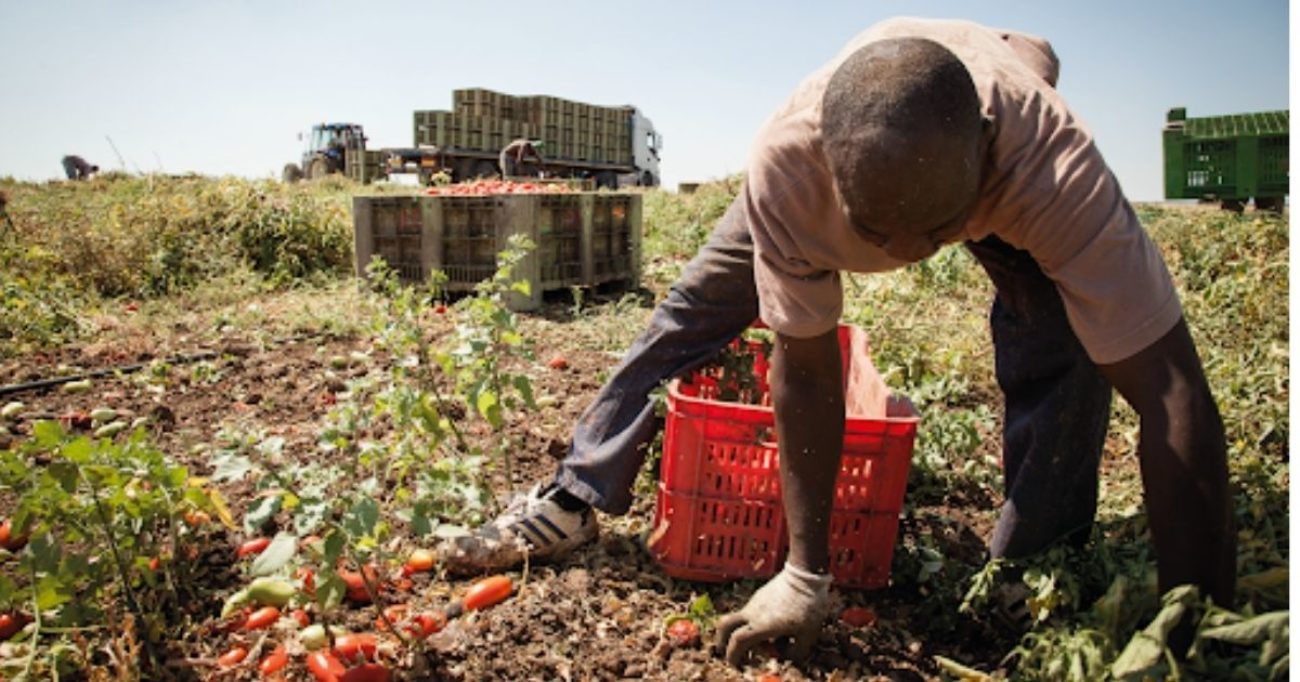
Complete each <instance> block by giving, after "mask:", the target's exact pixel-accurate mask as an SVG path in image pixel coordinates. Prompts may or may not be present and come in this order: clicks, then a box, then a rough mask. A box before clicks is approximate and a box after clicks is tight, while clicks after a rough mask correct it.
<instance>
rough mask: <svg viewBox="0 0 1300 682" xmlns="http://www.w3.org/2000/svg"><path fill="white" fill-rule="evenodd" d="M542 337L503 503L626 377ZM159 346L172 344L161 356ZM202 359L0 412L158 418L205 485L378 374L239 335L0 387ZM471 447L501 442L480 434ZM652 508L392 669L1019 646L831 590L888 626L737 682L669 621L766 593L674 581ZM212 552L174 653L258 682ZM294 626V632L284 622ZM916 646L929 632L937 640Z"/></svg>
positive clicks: (138, 345)
mask: <svg viewBox="0 0 1300 682" xmlns="http://www.w3.org/2000/svg"><path fill="white" fill-rule="evenodd" d="M565 314H566V313H565V312H564V311H563V310H562V309H561V308H559V307H556V308H554V309H548V310H547V311H545V312H544V314H543V316H542V317H540V318H538V319H539V320H545V319H547V318H549V319H550V320H551V321H552V322H554V321H556V320H558V321H561V322H562V321H563V320H564V318H565ZM439 325H442V327H439ZM448 327H449V323H447V322H435V323H434V330H433V331H434V333H435V334H436V333H444V332H445V331H446V330H447V328H448ZM530 331H532V332H536V333H537V334H539V335H540V336H539V337H538V338H536V342H537V347H538V348H539V349H545V350H539V355H540V357H538V358H537V362H536V364H535V366H533V367H531V368H530V370H531V371H533V372H534V376H535V388H536V390H537V392H538V393H544V394H548V395H551V396H554V397H555V398H556V401H555V403H554V404H553V405H551V406H549V407H548V408H547V409H545V410H544V411H542V412H541V414H539V415H537V418H536V419H531V420H530V421H528V422H527V423H517V424H514V425H512V426H511V427H510V428H511V435H512V436H513V437H514V438H515V439H516V442H519V443H523V444H524V446H523V447H522V449H521V450H520V451H519V452H518V471H517V475H516V477H515V480H513V481H511V482H509V483H507V482H506V481H504V480H502V477H500V476H498V478H497V481H496V488H497V490H496V492H497V494H498V495H500V496H502V497H503V498H504V496H506V495H507V494H508V491H509V490H511V489H513V490H521V489H523V488H525V487H526V486H528V485H530V484H531V483H533V482H535V481H537V480H540V479H543V478H546V477H548V476H549V475H550V474H551V473H552V472H553V470H554V467H555V463H556V461H557V460H558V458H560V457H563V455H564V454H565V452H566V449H567V439H568V433H569V429H570V426H571V424H572V423H573V422H574V421H575V419H576V418H577V416H578V414H579V413H580V412H581V410H582V409H583V408H584V407H585V406H586V404H587V403H588V402H589V401H590V400H591V398H592V397H593V396H594V395H595V393H596V391H597V389H598V388H599V386H600V382H601V381H602V380H603V377H604V376H605V375H606V374H607V373H608V371H609V370H610V369H612V367H613V366H614V364H615V363H616V362H617V358H616V357H615V356H614V355H612V354H610V353H607V352H599V351H593V350H588V349H585V348H584V347H582V345H583V343H582V341H581V340H578V339H574V338H573V337H572V335H570V334H569V333H568V332H567V328H566V325H564V324H556V323H541V322H538V323H537V324H536V325H535V328H534V329H530ZM161 338H166V339H169V340H168V341H166V342H165V343H168V344H174V345H175V346H176V347H158V346H156V345H155V344H156V343H158V342H159V339H161ZM189 343H194V342H189ZM198 349H207V350H212V351H215V352H216V354H217V356H216V357H215V358H213V359H211V360H208V361H207V365H205V366H204V369H203V371H201V372H196V371H195V368H196V367H197V366H198V364H197V363H188V364H186V363H181V364H175V365H172V366H171V367H170V369H169V376H170V377H171V378H170V379H169V383H168V388H167V390H165V391H163V392H161V393H160V392H158V391H157V390H151V389H150V387H149V384H148V383H147V382H146V381H145V378H146V377H147V376H149V374H150V371H151V370H150V369H149V368H146V369H144V370H141V371H140V372H133V373H126V374H121V375H119V376H110V377H106V378H101V379H97V380H95V381H94V383H93V388H92V390H91V391H90V392H88V393H84V394H75V395H73V394H66V393H63V392H61V391H59V390H57V389H53V390H45V391H28V392H23V393H21V394H16V395H11V396H6V397H0V402H4V401H7V400H13V399H18V400H22V401H23V402H24V403H25V404H26V408H25V410H24V414H23V416H22V419H21V420H20V421H19V422H18V424H17V426H16V428H14V429H13V430H14V432H15V433H14V437H15V438H21V437H22V436H23V435H24V434H25V433H26V432H27V431H28V430H29V429H30V426H31V424H32V423H33V422H34V421H35V420H36V419H39V418H57V417H59V416H61V415H68V414H71V413H75V412H78V411H81V412H88V411H89V410H91V409H93V408H95V407H97V406H99V405H111V406H113V407H114V408H116V409H118V410H119V411H120V412H123V413H127V414H129V415H132V416H143V415H149V416H151V417H152V418H153V423H154V427H153V428H154V431H155V437H156V440H157V442H158V444H159V445H160V447H162V448H163V450H164V451H165V452H167V453H169V454H170V455H171V456H173V457H174V458H175V459H177V460H179V461H181V462H183V463H185V464H187V465H188V466H189V467H190V469H191V472H192V473H194V474H198V475H202V474H205V473H208V472H209V465H208V462H207V455H206V451H205V447H207V446H209V445H210V444H211V443H213V442H214V440H215V439H216V438H217V434H218V433H219V432H221V431H222V430H223V429H228V428H237V429H241V430H243V431H244V432H259V431H260V432H263V433H265V434H266V435H279V436H282V437H283V438H285V440H286V445H285V452H286V453H289V454H290V455H291V456H293V457H297V458H300V459H302V460H307V459H310V458H315V457H320V456H322V455H320V453H319V451H318V450H317V448H316V445H315V442H314V438H315V434H316V433H317V431H318V429H319V427H320V425H321V423H322V419H323V417H324V416H325V414H326V412H327V411H328V409H329V407H330V405H331V404H332V403H333V402H334V400H335V397H336V395H337V394H338V393H339V392H340V391H342V390H343V389H344V384H345V382H346V380H347V379H348V378H350V377H351V376H355V375H357V374H359V373H362V372H365V371H367V367H366V366H355V367H350V368H348V369H344V370H334V369H331V367H330V362H329V359H330V358H331V357H333V356H339V355H342V356H347V355H348V354H349V353H351V352H353V351H363V352H364V351H368V350H369V342H368V340H367V339H365V338H360V337H343V338H336V337H329V336H319V335H307V336H297V337H289V338H285V339H281V340H279V341H278V342H274V343H269V344H263V343H257V342H253V341H250V340H249V339H248V338H243V337H241V336H239V335H238V334H228V335H225V336H219V335H217V336H213V337H211V338H209V339H207V340H206V341H205V342H204V343H201V344H198V345H197V346H188V345H187V342H186V340H185V338H184V337H178V336H176V335H175V334H169V335H166V336H163V335H159V336H158V337H151V336H148V335H138V334H137V335H127V334H123V335H121V336H119V337H117V338H115V339H113V340H108V341H100V342H96V343H94V344H86V345H80V346H71V347H67V348H63V349H60V350H57V351H52V352H47V353H40V354H36V355H31V356H27V357H23V358H20V359H17V360H12V361H8V362H4V363H3V364H0V385H12V384H17V383H22V382H28V381H33V380H37V379H43V378H48V377H52V376H57V375H64V374H69V373H76V372H79V371H86V370H93V369H102V368H108V367H113V366H122V365H129V364H133V363H148V362H150V361H154V360H158V359H162V358H167V357H170V356H173V355H175V354H179V353H186V352H193V351H195V350H198ZM555 355H561V356H563V357H564V358H566V359H567V361H568V368H567V369H563V370H554V369H550V368H548V367H547V366H546V362H547V360H548V359H549V358H550V357H552V356H555ZM374 362H383V359H382V358H375V359H374ZM369 369H374V368H373V367H370V368H369ZM472 437H475V438H488V437H491V436H490V434H488V433H485V432H482V431H478V432H474V433H473V435H472ZM0 445H3V443H0ZM225 492H226V494H227V495H228V497H229V500H230V503H231V508H232V509H233V510H234V511H235V513H236V516H239V515H240V514H241V513H242V511H243V510H244V509H246V508H247V507H248V505H249V504H250V503H251V501H252V499H251V497H250V496H251V494H252V492H253V488H252V486H251V484H248V483H243V484H240V485H235V486H231V487H229V488H227V489H226V490H225ZM654 503H655V501H654V499H653V496H652V495H641V496H640V497H639V498H638V500H637V503H636V505H635V507H634V509H633V510H632V512H631V513H630V514H628V515H627V516H626V517H621V518H611V517H602V525H603V532H602V535H601V536H600V539H599V540H598V541H596V542H594V543H592V544H590V545H589V546H587V547H585V548H583V549H581V550H580V551H578V552H577V553H576V554H575V555H573V556H572V557H570V558H568V559H567V560H565V561H564V562H563V563H559V564H556V565H545V566H542V565H534V566H531V567H529V569H528V570H527V572H526V574H523V573H519V572H516V573H514V574H513V575H514V576H515V578H516V581H517V584H519V585H520V587H519V588H518V590H517V592H516V594H515V595H514V596H513V597H512V598H510V599H509V600H508V601H506V602H505V603H503V604H501V605H499V606H497V607H494V608H492V609H489V610H487V611H484V612H481V613H476V614H473V615H471V616H467V617H464V618H461V619H458V620H455V621H453V622H452V623H451V624H450V625H449V626H448V627H447V628H446V629H445V630H444V631H443V632H442V633H440V634H438V635H436V636H435V637H433V638H432V639H431V641H430V644H431V647H430V653H429V655H428V656H427V657H422V658H421V659H420V660H416V657H415V654H412V653H398V654H396V657H395V659H394V662H395V663H397V664H398V667H400V668H401V669H402V670H403V672H402V675H405V676H406V678H407V679H446V680H617V679H646V680H747V679H756V678H757V677H758V675H759V674H760V673H765V672H771V673H776V674H778V675H779V676H780V677H781V679H785V680H803V679H819V680H849V679H889V680H914V679H931V678H934V677H936V676H937V674H938V671H937V669H936V667H935V664H934V662H933V658H932V657H933V656H934V655H935V654H942V655H946V656H949V657H952V658H956V659H958V660H962V661H964V662H966V663H970V664H977V665H983V666H989V665H996V663H997V658H998V657H999V656H1000V655H1001V654H1002V653H1004V652H1006V651H1007V650H1009V649H1010V647H1011V646H1013V645H1014V638H1013V636H1012V635H1011V633H1008V632H1005V631H1002V630H999V629H998V628H996V627H992V626H990V625H988V624H987V623H984V622H982V621H980V620H977V619H973V618H971V617H967V616H959V615H957V614H956V613H954V608H953V606H954V603H955V602H954V601H953V600H954V599H957V600H959V599H960V596H959V595H956V596H954V595H951V594H935V593H933V592H930V591H929V590H927V589H926V586H925V585H917V584H915V582H914V581H911V580H905V581H899V583H900V584H898V585H896V586H894V587H891V588H888V589H884V590H877V591H872V592H858V591H835V592H834V595H835V596H834V598H835V600H836V604H837V608H836V610H835V611H834V613H835V614H838V613H839V609H841V608H843V607H844V606H849V605H864V606H870V607H871V608H873V609H874V610H875V612H876V614H877V617H878V620H877V621H876V622H875V623H874V624H872V625H869V626H865V627H851V626H849V625H846V624H844V623H842V622H840V621H839V620H838V618H835V619H833V620H832V621H831V622H829V623H828V624H827V627H826V628H825V630H824V633H823V635H822V637H821V639H820V640H819V641H818V644H817V647H816V650H815V653H814V655H813V657H812V659H811V661H809V662H807V663H806V664H805V665H803V666H799V667H796V666H794V665H793V664H791V663H789V662H787V661H784V660H782V659H780V658H779V657H777V656H775V655H774V654H775V652H774V651H771V650H768V651H765V652H764V655H762V656H760V657H757V658H756V659H755V660H753V661H752V664H751V666H750V667H748V668H747V669H745V670H736V669H733V668H731V667H729V666H727V665H726V664H725V662H723V661H722V660H720V659H719V658H718V657H716V656H715V655H713V653H712V652H711V650H710V649H709V648H708V647H707V646H706V644H707V640H708V638H710V637H711V636H712V633H711V632H706V633H705V639H706V642H705V643H703V644H699V645H693V646H685V647H677V646H673V645H672V644H670V643H669V641H668V640H667V639H666V638H665V637H664V634H663V633H664V620H665V618H666V617H668V616H670V615H672V614H677V613H684V612H685V611H686V610H687V606H688V604H689V603H690V601H691V599H692V598H693V597H694V596H695V595H697V594H700V593H708V594H709V595H710V596H711V598H712V600H713V602H714V604H715V605H716V607H717V609H718V611H719V612H720V613H725V612H727V611H730V610H734V609H736V608H739V607H740V606H742V605H743V604H744V602H745V600H746V599H747V598H748V596H749V595H750V594H751V593H752V590H753V589H754V588H755V587H756V586H757V585H758V584H759V583H757V582H754V581H749V582H739V583H730V584H725V583H723V584H711V583H691V582H685V581H679V580H673V579H670V578H668V577H666V576H665V575H664V574H663V572H662V571H661V570H660V569H659V567H658V566H657V565H656V563H655V561H654V560H653V559H652V558H651V557H650V556H649V554H648V553H647V552H646V551H645V550H644V549H643V538H644V536H645V531H646V528H647V526H648V525H649V523H650V519H651V517H652V515H653V505H654ZM994 504H996V502H995V501H994V500H990V499H981V498H980V496H978V495H976V496H971V495H954V496H952V497H950V498H948V499H945V500H943V501H942V502H941V503H939V504H931V505H923V506H920V507H916V506H909V511H908V513H907V515H906V516H905V518H904V519H903V521H902V524H901V528H900V537H899V540H900V543H906V542H909V541H916V540H918V539H919V538H922V537H924V538H928V540H929V541H930V542H932V543H934V544H935V545H937V546H938V547H939V548H940V550H941V552H942V553H943V555H944V557H945V558H946V560H948V561H957V562H963V563H966V564H971V565H978V564H979V563H980V562H981V561H982V560H983V554H984V540H985V538H986V537H987V534H988V530H989V528H988V518H990V515H989V513H988V512H989V510H990V509H991V508H992V506H993V505H994ZM209 539H210V540H211V543H212V546H211V548H210V550H211V551H208V552H205V553H204V554H203V556H202V557H201V558H200V560H199V561H200V562H201V563H202V564H204V568H203V571H204V572H203V573H202V574H203V575H205V576H206V577H207V578H209V579H210V580H211V585H210V587H211V590H210V591H209V593H208V594H209V597H208V598H207V599H206V600H204V601H202V602H201V603H198V604H196V605H195V607H194V608H195V611H196V612H197V622H199V623H200V626H199V627H198V628H196V630H195V631H194V633H193V636H192V637H188V638H186V639H185V640H184V641H181V642H176V643H175V644H174V647H173V651H172V652H171V655H172V656H173V657H174V658H176V659H177V660H179V661H186V662H187V663H185V665H184V667H182V668H180V669H182V670H184V669H188V670H190V671H191V672H193V673H194V674H195V675H196V676H198V677H200V678H205V679H207V678H210V679H228V680H235V679H255V678H256V677H257V673H256V669H255V663H250V664H248V665H245V666H241V667H239V668H236V669H235V670H232V671H220V672H219V671H218V670H217V668H216V667H215V666H213V665H211V662H212V660H213V659H214V658H215V657H216V656H217V655H218V654H219V653H220V652H222V651H225V650H226V649H228V648H229V647H230V646H231V645H232V643H234V642H236V641H243V642H245V643H248V644H251V645H254V646H257V645H259V641H258V640H256V639H252V640H248V639H240V638H243V637H246V636H245V635H236V634H230V633H225V632H223V631H222V629H221V627H220V623H219V621H218V618H217V615H218V612H219V610H220V606H221V602H222V600H223V599H224V598H225V596H227V595H228V594H229V592H230V591H231V590H232V589H234V588H235V586H236V585H238V583H239V581H240V580H241V578H240V577H239V572H238V570H237V568H236V567H234V566H232V564H233V563H234V562H233V559H232V558H231V553H230V552H228V551H225V550H226V549H228V548H231V547H234V546H235V545H236V544H237V543H238V542H240V541H242V540H243V539H244V538H243V537H242V536H241V535H239V534H237V533H233V532H228V531H226V530H225V529H224V528H221V527H220V526H215V525H214V526H213V530H212V532H211V536H210V538H209ZM465 584H466V581H462V580H452V579H446V578H442V577H438V576H436V575H434V576H429V575H417V576H416V577H415V581H414V585H413V586H412V589H411V591H410V592H409V593H405V594H402V593H390V594H387V595H385V599H386V600H388V601H391V602H393V603H396V602H405V603H410V604H412V605H413V607H416V608H418V607H423V606H428V607H430V608H432V607H435V606H437V605H440V604H445V603H446V601H447V600H448V598H449V597H450V595H451V594H453V593H457V591H458V590H460V589H463V587H464V585H465ZM377 610H378V607H377V606H373V605H372V606H367V607H364V608H355V610H354V612H353V613H352V614H350V616H349V619H350V622H351V623H352V624H353V625H354V627H356V628H358V629H372V628H373V626H372V624H373V622H374V620H375V618H376V613H377ZM940 621H942V622H940ZM282 627H289V626H288V624H287V619H286V622H285V623H282ZM917 633H925V637H924V639H923V638H922V637H921V635H919V634H917ZM286 634H287V633H286ZM273 637H274V635H273ZM260 646H261V648H260V649H255V650H254V653H255V654H256V653H257V652H258V651H262V652H263V653H265V651H269V648H270V647H271V646H273V641H265V642H260ZM249 660H250V661H256V660H257V658H256V657H255V656H250V658H249ZM288 678H289V679H308V678H309V675H308V673H307V672H306V669H305V667H304V665H303V662H302V659H301V658H300V657H299V658H297V659H296V660H295V661H294V662H293V663H291V665H290V668H289V675H288Z"/></svg>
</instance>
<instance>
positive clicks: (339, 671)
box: [307, 651, 348, 682]
mask: <svg viewBox="0 0 1300 682" xmlns="http://www.w3.org/2000/svg"><path fill="white" fill-rule="evenodd" d="M307 670H308V671H310V672H311V674H312V675H315V676H316V680H317V682H339V678H340V677H342V676H343V675H344V673H346V672H347V671H348V669H347V668H344V667H343V664H342V663H341V662H340V661H339V659H337V658H334V655H333V654H331V653H329V652H326V651H313V652H311V653H310V654H307Z"/></svg>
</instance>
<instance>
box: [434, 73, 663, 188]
mask: <svg viewBox="0 0 1300 682" xmlns="http://www.w3.org/2000/svg"><path fill="white" fill-rule="evenodd" d="M414 132H415V144H416V147H417V148H422V149H433V150H436V151H437V157H436V158H437V165H438V167H439V169H440V170H444V171H446V172H448V173H449V174H450V175H451V176H452V178H453V179H455V180H458V181H459V180H466V179H471V178H475V177H487V176H491V175H497V174H500V172H501V169H500V168H499V165H498V163H497V161H498V156H499V154H500V152H501V150H502V148H504V147H505V146H506V145H508V144H509V143H510V142H511V141H513V140H516V139H527V140H531V141H533V142H540V143H541V144H540V147H539V149H538V151H539V152H540V153H541V155H542V157H543V159H544V162H543V163H542V164H541V165H542V170H543V171H544V172H545V173H546V174H548V175H551V176H556V177H579V178H590V179H592V180H594V181H595V184H596V185H597V186H599V187H617V186H625V185H642V186H657V185H658V184H659V181H660V174H659V152H660V150H661V149H662V147H663V138H662V137H661V136H660V135H659V133H658V132H656V131H655V129H654V126H653V124H651V122H650V120H649V119H648V118H646V117H645V116H643V115H642V114H641V113H640V112H639V111H638V110H637V108H636V107H633V106H630V105H621V106H599V105H594V104H587V103H584V102H576V101H573V100H567V99H563V98H560V97H551V96H548V95H522V96H521V95H509V94H505V93H501V92H496V91H493V90H487V89H484V88H464V89H459V90H455V91H453V92H452V109H451V110H450V111H446V110H440V111H416V112H415V117H414ZM426 165H428V164H427V163H426Z"/></svg>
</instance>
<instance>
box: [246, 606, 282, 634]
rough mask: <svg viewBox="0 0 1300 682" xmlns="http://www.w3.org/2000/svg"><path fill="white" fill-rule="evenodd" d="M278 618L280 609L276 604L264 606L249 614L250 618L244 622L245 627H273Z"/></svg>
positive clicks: (247, 628)
mask: <svg viewBox="0 0 1300 682" xmlns="http://www.w3.org/2000/svg"><path fill="white" fill-rule="evenodd" d="M277 620H280V609H278V608H276V607H274V606H263V607H262V608H260V609H258V610H256V611H254V612H252V613H251V614H249V616H248V620H247V621H245V622H244V629H245V630H262V629H265V628H269V627H271V626H272V625H274V624H275V621H277Z"/></svg>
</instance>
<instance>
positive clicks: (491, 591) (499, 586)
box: [461, 575, 514, 611]
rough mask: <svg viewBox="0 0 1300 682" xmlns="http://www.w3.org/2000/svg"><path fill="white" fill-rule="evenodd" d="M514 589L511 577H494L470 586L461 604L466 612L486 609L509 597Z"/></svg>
mask: <svg viewBox="0 0 1300 682" xmlns="http://www.w3.org/2000/svg"><path fill="white" fill-rule="evenodd" d="M513 589H514V584H513V583H511V582H510V576H508V575H494V576H491V577H488V578H484V579H482V580H480V581H478V582H476V583H474V584H473V585H470V586H469V590H467V591H466V592H465V598H464V599H463V600H461V604H462V605H463V606H464V608H465V610H466V611H473V610H475V609H485V608H487V607H489V606H492V605H494V604H499V603H500V602H501V601H502V600H504V599H505V598H506V597H509V596H510V592H511V590H513Z"/></svg>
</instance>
